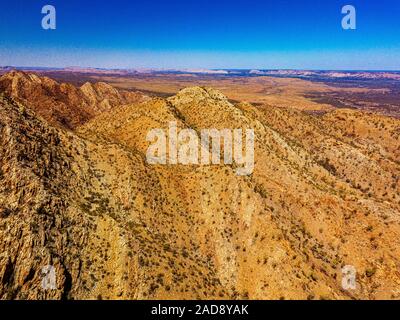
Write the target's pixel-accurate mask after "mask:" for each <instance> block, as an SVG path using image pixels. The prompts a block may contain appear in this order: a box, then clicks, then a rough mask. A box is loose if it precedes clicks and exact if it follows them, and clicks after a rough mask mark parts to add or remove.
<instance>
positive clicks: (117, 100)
mask: <svg viewBox="0 0 400 320" xmlns="http://www.w3.org/2000/svg"><path fill="white" fill-rule="evenodd" d="M0 91H3V92H5V93H6V94H7V95H9V96H11V97H13V98H15V99H17V100H18V101H20V102H22V103H24V104H25V105H27V106H29V107H30V108H32V109H33V110H35V111H36V112H37V113H38V114H39V115H41V116H42V117H44V118H45V119H46V120H48V121H49V122H50V123H51V124H53V125H57V126H59V127H64V128H68V129H74V128H76V127H77V126H79V125H81V124H83V123H85V122H87V121H88V120H90V119H92V118H93V117H94V116H96V115H97V114H99V113H100V112H103V111H106V110H111V109H112V108H113V107H116V106H119V105H122V104H126V103H133V102H140V101H142V100H143V99H145V96H144V95H142V94H140V93H135V92H128V91H123V90H121V91H118V90H117V89H115V88H113V87H112V86H110V85H108V84H106V83H95V84H91V83H85V84H84V85H83V86H82V87H80V88H77V87H75V86H73V85H72V84H68V83H61V84H60V83H58V82H56V81H55V80H53V79H50V78H48V77H41V76H38V75H36V74H30V73H25V72H22V71H11V72H9V73H6V74H5V75H3V76H2V77H0Z"/></svg>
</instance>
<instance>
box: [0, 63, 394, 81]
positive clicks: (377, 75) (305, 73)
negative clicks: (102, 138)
mask: <svg viewBox="0 0 400 320" xmlns="http://www.w3.org/2000/svg"><path fill="white" fill-rule="evenodd" d="M13 69H16V70H24V71H34V70H37V71H51V70H54V71H65V72H76V73H89V74H110V75H129V74H157V73H160V74H166V73H169V74H199V75H221V76H252V77H255V76H272V77H294V78H305V79H307V78H309V79H311V78H319V79H354V80H382V79H383V80H400V71H372V70H371V71H357V70H355V71H350V70H349V71H347V70H340V71H339V70H286V69H281V70H270V69H204V68H199V69H152V68H138V69H107V68H91V67H85V68H83V67H66V68H51V67H12V66H4V67H0V72H1V71H10V70H13Z"/></svg>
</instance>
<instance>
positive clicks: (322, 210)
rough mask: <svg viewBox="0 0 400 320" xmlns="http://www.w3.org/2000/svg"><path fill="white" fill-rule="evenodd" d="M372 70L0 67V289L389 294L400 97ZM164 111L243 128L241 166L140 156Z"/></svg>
mask: <svg viewBox="0 0 400 320" xmlns="http://www.w3.org/2000/svg"><path fill="white" fill-rule="evenodd" d="M336 76H337V75H336ZM357 81H361V80H357ZM369 81H373V82H368V83H367V84H365V83H363V84H362V85H360V84H359V83H358V82H352V83H351V84H348V83H346V85H343V84H338V83H337V82H334V83H333V82H330V83H329V82H328V81H325V80H324V81H322V80H318V81H314V80H313V79H304V78H299V77H294V76H293V74H290V75H289V77H276V76H272V75H264V74H262V75H260V76H255V77H247V76H231V75H204V74H200V75H199V74H193V73H183V74H168V73H162V74H157V73H150V74H129V75H126V74H107V73H106V74H100V73H94V72H93V71H92V70H89V71H88V72H83V71H82V70H81V71H76V70H62V71H55V70H45V71H44V70H36V71H29V72H28V71H15V70H13V71H10V70H3V72H2V75H0V132H1V134H0V150H1V151H0V298H1V299H261V300H263V299H310V300H311V299H399V298H400V272H399V270H400V240H399V239H400V181H399V179H400V120H399V118H398V116H399V114H400V113H399V108H397V106H398V104H400V102H399V100H398V99H397V97H398V96H397V91H396V90H395V89H394V88H396V85H397V84H396V83H395V84H393V81H396V80H390V81H391V82H390V85H389V84H387V83H386V82H384V83H383V84H382V85H380V84H379V83H378V82H377V81H378V80H376V79H373V80H369ZM371 83H374V84H375V85H374V86H372V84H371ZM396 103H398V104H396ZM171 121H173V122H176V123H177V125H178V127H179V128H181V129H183V128H191V129H193V130H195V131H196V132H199V130H201V129H204V128H216V129H224V128H232V129H239V128H240V129H253V130H254V132H255V137H256V139H255V167H254V172H253V173H252V174H251V175H249V176H238V175H236V174H235V165H234V164H233V165H224V164H220V165H206V166H204V165H150V164H149V163H147V161H146V156H145V155H146V150H147V148H148V146H149V142H148V141H147V140H146V135H147V133H148V132H149V130H151V129H154V128H163V129H165V130H167V127H168V123H170V122H171ZM46 265H52V266H54V268H55V270H56V283H57V287H56V288H55V289H54V290H44V289H43V287H42V285H41V279H42V274H41V270H42V268H43V266H46ZM349 265H350V266H353V267H354V268H355V270H356V271H357V276H356V282H357V287H356V288H355V289H353V290H345V289H344V288H343V286H342V277H343V274H342V271H341V270H342V268H343V267H345V266H349Z"/></svg>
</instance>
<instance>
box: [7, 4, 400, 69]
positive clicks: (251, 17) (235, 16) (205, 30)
mask: <svg viewBox="0 0 400 320" xmlns="http://www.w3.org/2000/svg"><path fill="white" fill-rule="evenodd" d="M46 4H52V5H54V6H55V7H56V9H57V29H56V30H53V31H49V30H43V29H42V28H41V19H42V16H43V15H42V14H41V8H42V6H43V5H46ZM346 4H352V5H354V6H355V7H356V9H357V30H347V31H345V30H343V29H342V27H341V19H342V14H341V8H342V6H344V5H346ZM0 65H20V66H53V67H55V66H57V67H63V66H92V67H108V68H112V67H115V68H120V67H123V68H134V67H149V68H151V67H154V68H299V69H375V70H378V69H392V70H393V69H397V70H400V1H399V0H379V1H377V0H346V1H342V0H257V1H254V0H231V1H226V0H213V1H209V0H195V1H193V0H162V1H158V0H152V1H145V0H141V1H137V0H114V1H100V0H98V1H85V0H81V1H78V0H63V1H60V0H45V1H37V0H29V1H26V0H9V1H2V3H1V11H0Z"/></svg>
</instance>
